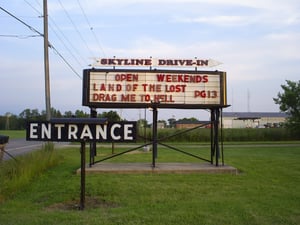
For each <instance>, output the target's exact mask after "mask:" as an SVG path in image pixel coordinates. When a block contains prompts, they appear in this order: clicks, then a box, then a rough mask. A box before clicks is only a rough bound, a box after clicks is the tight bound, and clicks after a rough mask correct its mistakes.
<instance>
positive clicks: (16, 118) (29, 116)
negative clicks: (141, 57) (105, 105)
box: [0, 108, 121, 130]
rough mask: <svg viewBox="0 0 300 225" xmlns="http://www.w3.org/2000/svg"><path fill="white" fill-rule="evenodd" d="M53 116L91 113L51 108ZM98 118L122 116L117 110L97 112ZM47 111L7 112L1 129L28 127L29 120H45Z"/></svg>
mask: <svg viewBox="0 0 300 225" xmlns="http://www.w3.org/2000/svg"><path fill="white" fill-rule="evenodd" d="M51 115H52V117H53V118H89V117H90V114H89V113H86V112H84V111H82V110H76V111H75V112H72V111H66V112H64V113H61V112H60V111H59V110H57V109H54V108H51ZM97 117H98V118H107V119H108V120H110V121H120V120H121V117H120V116H119V114H118V113H117V112H116V111H108V112H103V113H100V114H97ZM45 120H46V111H45V110H42V111H39V110H38V109H24V110H23V111H22V112H21V113H20V114H19V115H15V114H12V113H6V114H5V115H2V116H0V130H23V129H25V128H26V122H27V121H45Z"/></svg>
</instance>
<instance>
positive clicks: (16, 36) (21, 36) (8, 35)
mask: <svg viewBox="0 0 300 225" xmlns="http://www.w3.org/2000/svg"><path fill="white" fill-rule="evenodd" d="M40 36H41V35H20V34H0V37H8V38H19V39H27V38H32V37H40Z"/></svg>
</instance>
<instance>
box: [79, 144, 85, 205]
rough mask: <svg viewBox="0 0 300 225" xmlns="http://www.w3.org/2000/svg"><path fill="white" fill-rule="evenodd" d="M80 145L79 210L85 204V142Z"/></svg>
mask: <svg viewBox="0 0 300 225" xmlns="http://www.w3.org/2000/svg"><path fill="white" fill-rule="evenodd" d="M80 144H81V146H80V154H81V171H80V175H81V176H80V180H81V182H80V184H81V185H80V206H79V210H84V206H85V142H84V141H82V142H81V143H80Z"/></svg>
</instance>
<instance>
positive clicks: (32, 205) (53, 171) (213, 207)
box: [0, 143, 300, 225]
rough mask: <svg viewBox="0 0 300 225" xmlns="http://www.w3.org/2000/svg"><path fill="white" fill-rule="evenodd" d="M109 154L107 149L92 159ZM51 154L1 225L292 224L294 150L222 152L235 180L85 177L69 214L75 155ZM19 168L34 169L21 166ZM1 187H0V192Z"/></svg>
mask: <svg viewBox="0 0 300 225" xmlns="http://www.w3.org/2000/svg"><path fill="white" fill-rule="evenodd" d="M181 145H183V144H182V143H181ZM200 147H201V146H200ZM186 148H187V149H188V151H190V152H193V153H197V154H200V155H203V156H205V155H207V153H206V152H207V151H208V150H207V149H206V148H205V147H203V148H202V147H201V148H199V146H195V145H186ZM109 153H110V149H108V148H106V149H103V148H102V149H101V150H100V151H99V154H100V155H103V154H109ZM55 154H56V155H57V156H59V158H60V160H59V164H58V165H54V166H53V165H52V167H51V168H50V169H48V170H47V171H44V172H43V173H40V174H39V175H38V176H34V177H33V178H32V179H31V180H30V181H28V182H27V183H24V185H22V187H21V188H20V189H19V190H17V191H15V192H14V193H13V194H12V193H10V194H11V196H10V197H9V198H8V199H6V200H5V201H3V202H2V203H0V224H1V225H9V224H13V225H18V224H22V225H26V224H28V225H34V224H55V225H57V224H90V225H92V224H111V225H116V224H135V225H136V224H151V225H153V224H164V225H167V224H170V225H171V224H172V225H174V224H184V225H186V224H206V225H210V224H211V225H218V224H220V225H221V224H222V225H224V224H225V225H231V224H232V225H241V224H243V225H244V224H249V225H254V224H257V225H261V224H264V225H268V224H270V225H271V224H272V225H276V224H278V225H279V224H286V225H298V224H300V163H299V160H300V145H299V144H292V145H287V144H282V143H281V144H277V143H273V144H267V145H259V146H257V145H243V146H241V145H230V146H225V162H226V164H229V165H231V166H234V167H236V168H238V169H239V170H240V173H239V174H238V175H229V174H98V175H87V177H86V182H87V184H86V209H85V210H84V211H78V209H77V208H78V204H79V196H80V176H79V175H76V174H75V170H76V169H78V168H79V166H80V154H79V147H76V146H74V147H72V148H68V149H60V150H56V151H55ZM114 161H132V162H134V161H139V162H140V161H147V162H149V163H150V162H151V153H142V152H141V153H138V154H128V155H124V156H122V157H120V158H116V159H115V160H114ZM163 161H168V162H173V161H182V162H191V161H192V162H195V159H193V158H189V157H187V156H184V155H182V154H179V153H176V152H173V151H169V150H166V149H163V148H159V156H158V162H163ZM27 163H28V164H35V163H36V161H35V159H34V158H32V159H30V160H28V159H27ZM0 165H1V164H0ZM2 178H3V177H2ZM4 183H5V182H3V181H0V185H1V186H0V188H3V186H2V185H4Z"/></svg>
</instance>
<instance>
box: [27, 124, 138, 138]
mask: <svg viewBox="0 0 300 225" xmlns="http://www.w3.org/2000/svg"><path fill="white" fill-rule="evenodd" d="M26 140H27V141H57V142H82V141H84V142H85V141H95V142H132V141H135V140H136V122H128V121H126V122H124V121H122V122H104V121H103V120H99V119H96V118H89V119H79V118H70V119H54V120H53V119H52V120H50V122H40V121H36V122H28V123H27V127H26Z"/></svg>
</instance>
